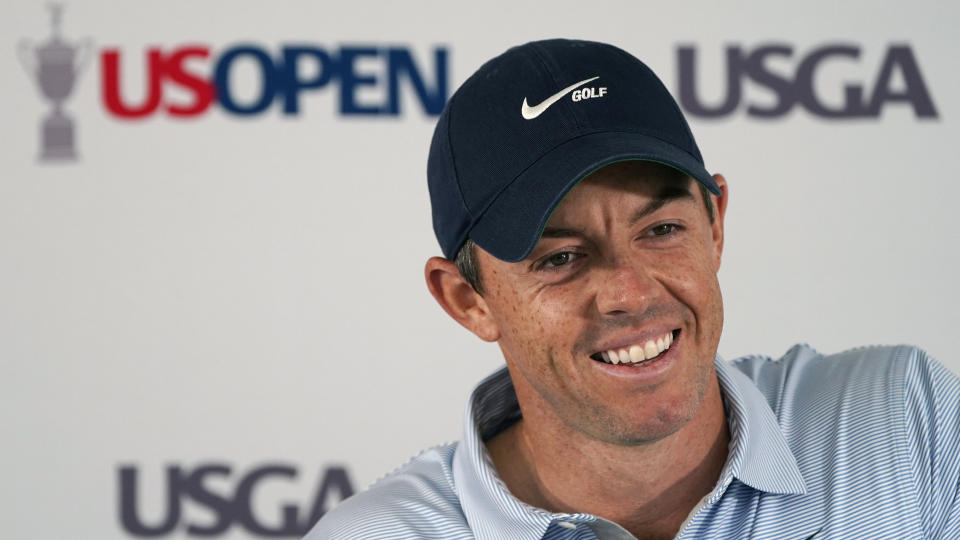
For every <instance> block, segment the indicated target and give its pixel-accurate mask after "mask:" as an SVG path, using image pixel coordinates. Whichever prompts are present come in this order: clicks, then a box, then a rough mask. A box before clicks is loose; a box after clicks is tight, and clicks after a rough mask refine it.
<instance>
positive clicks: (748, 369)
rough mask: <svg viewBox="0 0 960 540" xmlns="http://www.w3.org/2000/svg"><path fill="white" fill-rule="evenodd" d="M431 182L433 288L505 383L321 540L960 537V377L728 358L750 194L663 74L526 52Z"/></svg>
mask: <svg viewBox="0 0 960 540" xmlns="http://www.w3.org/2000/svg"><path fill="white" fill-rule="evenodd" d="M428 177H429V185H430V196H431V202H432V205H433V222H434V230H435V232H436V234H437V238H438V240H439V242H440V246H441V249H442V250H443V253H444V257H434V258H432V259H430V260H429V261H428V262H427V265H426V280H427V285H428V288H429V289H430V292H431V293H432V294H433V296H434V298H436V300H437V302H438V303H439V304H440V306H441V307H443V309H444V310H445V311H446V312H447V313H448V314H449V315H450V316H451V317H452V318H453V319H455V320H456V321H457V322H459V323H460V324H461V325H463V326H464V327H466V328H467V329H468V330H470V331H471V332H473V333H474V334H476V335H477V336H478V337H479V338H481V339H483V340H486V341H495V342H497V343H498V345H499V346H500V349H501V351H502V353H503V357H504V360H505V362H506V366H505V367H504V368H503V369H501V370H499V371H498V372H496V373H494V374H493V375H491V376H490V377H489V378H487V379H486V380H484V381H483V382H481V383H480V384H479V385H478V386H477V388H476V390H475V391H474V393H473V395H472V396H471V398H470V400H469V403H468V408H467V414H466V418H465V423H466V426H465V430H464V436H463V439H462V440H461V441H460V442H459V443H454V444H449V445H444V446H440V447H435V448H432V449H429V450H427V451H425V452H424V453H422V454H421V455H420V456H418V457H416V458H415V459H413V460H412V461H411V462H410V463H408V464H407V465H405V466H404V467H402V468H401V469H399V470H398V471H396V472H395V473H393V474H391V475H389V476H387V477H385V478H384V479H383V480H381V481H379V482H378V483H377V484H375V485H374V486H373V487H371V489H370V490H368V491H366V492H364V493H361V494H359V495H357V496H355V497H353V498H351V499H348V500H347V501H344V502H343V503H342V504H340V505H339V506H338V507H337V508H335V509H334V510H333V511H332V512H330V513H329V514H328V515H327V516H325V517H324V518H323V519H322V520H321V521H320V522H319V524H318V525H317V526H316V527H315V528H314V529H313V531H311V534H310V535H309V537H310V538H348V539H354V538H436V539H441V538H442V539H450V538H463V539H467V538H477V539H481V540H493V539H496V540H502V539H527V538H530V539H594V538H600V539H630V538H684V539H693V538H724V539H726V538H778V539H779V538H786V539H806V538H958V537H960V500H958V497H960V491H958V485H960V484H958V478H960V383H958V380H957V378H956V376H954V375H953V374H951V373H949V372H947V371H946V370H945V369H944V368H943V367H942V366H940V365H939V364H937V363H936V362H935V361H933V360H932V359H930V358H929V357H927V355H925V354H924V353H923V352H922V351H920V350H918V349H915V348H912V347H905V346H901V347H867V348H860V349H855V350H852V351H848V352H845V353H841V354H837V355H832V356H825V355H821V354H819V353H817V352H816V351H814V350H813V349H811V348H809V347H806V346H797V347H794V348H793V349H791V350H790V351H788V353H787V354H786V355H785V356H784V357H783V358H780V359H778V360H772V359H768V358H761V357H748V358H743V359H739V360H736V361H734V362H733V363H727V362H725V361H723V360H721V359H720V358H718V357H717V354H716V353H717V344H718V342H719V340H720V333H721V329H722V326H723V303H722V299H721V294H720V286H719V283H718V281H717V271H718V269H719V267H720V260H721V254H722V251H723V240H724V229H723V223H724V215H725V212H726V208H727V199H728V189H727V182H726V180H725V179H724V178H723V176H721V175H710V174H709V173H708V172H707V171H706V169H705V167H704V164H703V159H702V157H701V154H700V151H699V149H698V148H697V145H696V143H695V141H694V139H693V135H692V134H691V132H690V130H689V127H688V126H687V123H686V120H685V119H684V118H683V115H682V114H681V113H680V110H679V109H678V107H677V106H676V104H675V102H674V101H673V99H672V98H671V97H670V94H669V93H668V92H667V90H666V89H665V88H664V86H663V84H662V83H661V82H660V81H659V80H658V79H657V77H656V76H655V75H654V74H653V73H652V72H651V71H650V70H649V68H647V67H646V66H645V65H644V64H643V63H641V62H640V61H639V60H637V59H635V58H633V57H632V56H630V55H629V54H627V53H625V52H624V51H622V50H620V49H617V48H615V47H612V46H610V45H605V44H600V43H592V42H584V41H567V40H551V41H542V42H534V43H528V44H526V45H522V46H520V47H515V48H513V49H510V50H509V51H507V52H506V53H504V54H502V55H501V56H499V57H497V58H494V59H493V60H491V61H489V62H487V63H486V64H484V65H483V66H482V67H481V68H480V69H479V70H478V72H477V73H475V74H474V75H473V76H472V77H470V79H468V80H467V81H466V82H465V83H464V84H463V86H462V87H461V88H460V89H459V90H458V91H457V92H456V94H455V95H454V96H453V97H452V98H451V99H450V101H449V103H448V104H447V107H446V109H445V110H444V113H443V115H442V116H441V118H440V120H439V122H438V124H437V129H436V131H435V134H434V138H433V142H432V145H431V149H430V158H429V163H428Z"/></svg>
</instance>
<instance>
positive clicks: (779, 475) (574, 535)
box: [307, 345, 960, 540]
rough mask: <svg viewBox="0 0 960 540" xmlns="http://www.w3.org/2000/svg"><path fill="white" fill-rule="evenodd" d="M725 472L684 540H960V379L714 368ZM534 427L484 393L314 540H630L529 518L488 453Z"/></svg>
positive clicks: (753, 362)
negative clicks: (503, 434) (446, 433)
mask: <svg viewBox="0 0 960 540" xmlns="http://www.w3.org/2000/svg"><path fill="white" fill-rule="evenodd" d="M715 366H716V370H717V375H718V379H719V382H720V387H721V390H722V393H723V398H724V407H725V409H726V416H727V422H728V424H729V428H730V446H729V452H728V456H727V461H726V464H725V465H724V467H723V470H722V472H721V474H720V477H719V478H718V479H717V482H716V485H715V487H714V489H713V490H712V491H711V492H710V493H709V494H707V495H706V496H705V497H704V498H703V499H702V500H701V501H700V503H699V504H698V505H697V506H696V507H695V508H694V509H693V510H692V511H691V513H690V515H689V516H688V517H687V520H686V521H685V522H684V524H683V526H682V527H681V529H680V531H679V532H678V533H677V535H676V538H678V539H703V538H718V539H735V538H764V539H766V538H770V539H787V540H789V539H797V540H804V539H811V538H813V539H828V538H844V539H847V538H855V539H873V538H877V539H881V538H882V539H898V540H899V539H912V538H943V539H960V491H958V489H960V488H958V486H960V482H958V479H960V379H958V378H957V376H956V375H954V374H953V373H951V372H949V371H947V370H946V369H945V368H944V367H943V366H942V365H940V364H939V363H937V362H936V361H935V360H933V359H931V358H930V357H929V356H927V355H926V353H924V352H923V351H921V350H919V349H916V348H913V347H907V346H897V347H864V348H859V349H854V350H851V351H846V352H843V353H840V354H835V355H829V356H824V355H821V354H819V353H817V352H816V351H814V350H813V349H811V348H810V347H808V346H805V345H797V346H795V347H793V348H792V349H790V350H789V351H788V352H787V354H786V355H785V356H784V357H783V358H780V359H779V360H773V359H770V358H766V357H758V356H753V357H746V358H740V359H738V360H735V361H734V362H732V363H727V362H725V361H723V360H721V359H719V358H717V359H716V361H715ZM519 417H520V408H519V406H518V404H517V397H516V393H515V392H514V389H513V384H512V383H511V381H510V377H509V374H508V373H507V371H506V368H505V367H504V368H501V369H500V370H498V371H497V372H495V373H494V374H492V375H491V376H489V377H488V378H486V379H485V380H484V381H483V382H481V383H480V384H479V385H478V386H477V387H476V389H475V390H474V392H473V394H472V396H471V398H470V402H469V404H468V407H467V411H466V419H465V420H466V421H465V429H464V435H463V439H462V440H461V441H460V442H459V443H452V444H446V445H442V446H437V447H434V448H431V449H428V450H426V451H424V452H422V453H421V454H420V455H419V456H417V457H415V458H413V459H412V460H411V461H410V462H408V463H407V464H406V465H404V466H403V467H401V468H399V469H398V470H397V471H395V472H393V473H392V474H390V475H387V476H386V477H384V478H382V479H381V480H379V481H378V482H376V483H375V484H374V485H373V486H371V488H370V489H369V490H367V491H365V492H362V493H359V494H357V495H355V496H353V497H351V498H349V499H347V500H345V501H343V502H342V503H340V504H339V505H337V506H336V507H335V508H334V509H333V510H332V511H330V512H329V513H328V514H327V515H325V516H324V517H323V519H321V520H320V521H319V522H318V523H317V525H316V526H315V527H314V528H313V529H312V530H311V531H310V533H309V534H308V535H307V538H308V539H327V538H333V539H349V540H354V539H368V538H375V539H381V538H384V539H444V540H450V539H478V540H505V539H511V540H512V539H517V540H525V539H530V540H533V539H546V540H575V539H579V540H587V539H598V538H599V539H602V540H607V539H632V538H634V537H633V536H632V535H631V534H630V533H628V532H627V531H626V530H624V529H623V528H621V527H620V526H618V525H617V524H615V523H612V522H610V521H607V520H605V519H603V518H599V517H597V516H594V515H590V514H565V513H554V512H550V511H547V510H543V509H540V508H535V507H533V506H530V505H528V504H526V503H524V502H522V501H520V500H519V499H517V498H516V497H514V496H513V495H512V494H511V493H510V491H509V490H508V489H507V488H506V485H505V484H504V483H503V481H502V480H501V479H500V477H499V476H498V475H497V472H496V470H495V469H494V466H493V462H492V461H491V459H490V455H489V454H488V452H487V449H486V446H485V445H484V444H483V441H484V440H486V439H489V438H490V437H492V436H493V435H495V434H496V433H498V432H500V431H501V430H503V429H504V428H505V427H507V426H509V425H510V424H511V423H513V422H514V421H516V420H517V419H518V418H519Z"/></svg>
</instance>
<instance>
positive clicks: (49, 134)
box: [17, 4, 93, 161]
mask: <svg viewBox="0 0 960 540" xmlns="http://www.w3.org/2000/svg"><path fill="white" fill-rule="evenodd" d="M49 7H50V12H51V15H52V17H53V34H52V35H51V36H50V39H49V40H47V41H46V42H45V43H42V44H40V45H37V46H33V44H32V42H31V41H30V40H28V39H24V40H21V41H20V44H19V46H18V48H17V53H18V55H19V57H20V62H21V63H22V64H23V67H24V69H26V70H27V74H28V75H30V77H31V78H32V79H33V80H35V81H36V82H37V84H38V85H39V86H40V91H41V92H43V95H44V96H45V97H46V98H47V99H49V100H50V101H52V102H53V111H52V112H51V113H50V114H49V115H47V117H46V118H44V120H43V123H42V124H41V126H40V144H41V150H40V160H41V161H64V160H67V161H69V160H74V159H76V158H77V152H76V149H75V147H74V137H73V134H74V129H73V120H71V119H70V117H69V116H67V115H66V114H65V113H64V112H63V102H64V100H66V99H67V96H69V95H70V92H71V91H72V90H73V85H74V83H75V82H76V81H77V76H78V75H79V74H80V71H81V70H82V69H83V67H84V66H85V65H86V62H87V60H89V58H90V53H91V51H92V45H93V43H92V42H91V41H90V40H84V41H82V42H80V44H79V45H76V46H73V45H70V44H68V43H67V42H66V41H64V40H63V38H62V37H61V36H60V17H61V15H62V14H63V5H61V4H50V5H49ZM78 53H79V54H78Z"/></svg>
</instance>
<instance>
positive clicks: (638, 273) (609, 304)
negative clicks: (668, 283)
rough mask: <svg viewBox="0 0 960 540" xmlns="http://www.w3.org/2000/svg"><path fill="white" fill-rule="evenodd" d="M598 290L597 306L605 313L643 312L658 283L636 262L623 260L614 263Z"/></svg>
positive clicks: (657, 287) (657, 288) (653, 295)
mask: <svg viewBox="0 0 960 540" xmlns="http://www.w3.org/2000/svg"><path fill="white" fill-rule="evenodd" d="M601 279H602V283H600V285H599V289H598V292H597V309H598V311H599V312H600V313H601V314H602V315H608V316H618V315H627V314H637V313H642V312H644V311H645V310H647V309H648V308H649V307H650V305H651V303H652V301H653V299H654V298H655V296H656V295H657V294H658V292H657V291H658V290H659V284H658V283H657V281H656V280H655V279H653V277H651V276H650V274H649V273H648V271H647V269H645V268H644V267H643V265H641V264H637V261H634V260H631V259H626V258H625V259H623V260H619V261H616V262H614V263H612V264H611V266H610V271H609V272H607V273H606V275H605V276H603V277H602V278H601Z"/></svg>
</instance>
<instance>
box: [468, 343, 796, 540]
mask: <svg viewBox="0 0 960 540" xmlns="http://www.w3.org/2000/svg"><path fill="white" fill-rule="evenodd" d="M714 366H715V367H716V370H717V378H718V380H719V382H720V388H721V390H722V393H723V397H724V405H725V407H726V412H727V415H726V416H727V423H728V425H729V427H730V447H729V448H730V451H729V454H728V456H727V462H726V464H725V465H724V468H723V471H722V472H721V474H720V478H719V479H718V481H717V485H716V487H715V488H714V490H713V492H712V493H711V494H710V495H709V502H710V503H711V504H713V503H716V502H717V501H718V500H720V497H722V496H723V493H724V492H725V491H726V489H727V487H728V486H729V485H730V483H731V482H732V481H733V479H734V478H736V479H737V480H739V481H740V482H743V483H744V484H746V485H748V486H750V487H752V488H754V489H757V490H759V491H765V492H769V493H777V494H804V493H806V486H805V484H804V482H803V476H802V475H801V473H800V469H799V467H798V466H797V462H796V459H795V458H794V456H793V453H792V452H791V451H790V448H789V446H788V445H787V441H786V439H785V438H784V436H783V433H782V432H781V431H780V427H779V424H778V423H777V419H776V416H774V413H773V411H772V410H771V409H770V406H769V404H768V403H767V401H766V399H765V398H764V397H763V394H761V393H760V390H758V389H757V387H756V386H755V385H754V384H753V381H751V380H750V379H749V378H748V377H747V376H746V375H744V374H743V373H741V372H740V371H739V370H737V369H736V368H734V367H733V366H730V365H729V364H727V363H726V362H725V361H723V360H722V359H721V358H720V357H719V356H718V357H717V358H716V359H715V360H714ZM520 416H521V414H520V406H519V404H518V402H517V394H516V392H515V391H514V388H513V382H512V381H511V380H510V374H509V372H508V371H507V368H506V366H504V367H502V368H500V369H499V370H497V371H496V372H494V373H493V374H491V375H490V376H488V377H487V378H486V379H484V380H483V381H481V382H480V384H478V385H477V387H476V388H475V389H474V391H473V394H472V395H471V396H470V401H469V402H468V404H467V410H466V413H465V418H464V433H463V439H462V441H461V444H460V446H459V447H458V448H457V451H456V454H455V455H454V458H453V475H454V484H455V488H456V491H457V495H458V496H459V498H460V504H461V507H462V508H463V511H464V515H465V516H466V518H467V521H468V523H469V524H470V528H471V529H472V530H473V531H474V534H475V535H476V538H477V540H494V539H502V538H517V539H527V538H530V539H540V538H542V537H543V535H544V533H546V531H547V529H548V528H549V527H550V524H551V523H553V522H556V521H566V522H570V523H588V522H593V521H596V519H597V518H596V517H595V516H592V515H590V514H558V513H552V512H548V511H546V510H542V509H540V508H536V507H533V506H530V505H528V504H526V503H524V502H523V501H521V500H519V499H517V498H516V497H514V496H513V494H511V493H510V491H509V490H508V489H507V486H506V484H504V483H503V480H502V479H501V478H500V476H499V475H498V474H497V472H496V469H495V468H494V465H493V461H492V460H491V458H490V453H489V452H488V451H487V447H486V446H485V445H484V444H483V441H484V440H485V439H488V438H490V437H492V436H493V435H495V434H496V433H498V432H500V431H502V430H503V429H505V428H506V427H507V426H509V425H510V424H512V423H513V422H515V421H516V420H517V419H519V418H520Z"/></svg>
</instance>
